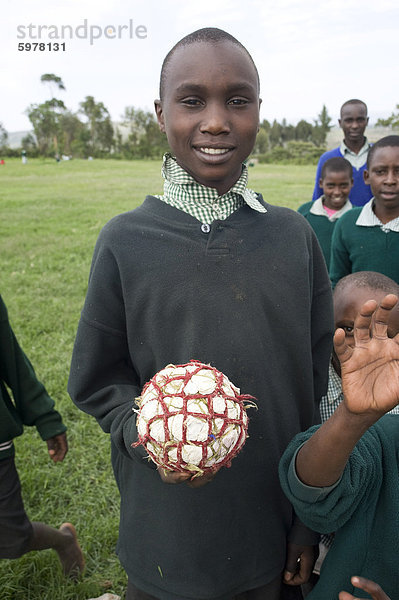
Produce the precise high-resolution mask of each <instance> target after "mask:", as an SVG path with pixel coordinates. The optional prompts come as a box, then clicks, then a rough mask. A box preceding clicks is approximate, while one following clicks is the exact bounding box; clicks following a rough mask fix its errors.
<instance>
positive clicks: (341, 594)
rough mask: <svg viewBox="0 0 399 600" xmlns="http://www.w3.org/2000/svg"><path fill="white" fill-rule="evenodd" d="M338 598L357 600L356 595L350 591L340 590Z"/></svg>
mask: <svg viewBox="0 0 399 600" xmlns="http://www.w3.org/2000/svg"><path fill="white" fill-rule="evenodd" d="M338 598H339V600H357V599H356V598H355V596H352V594H349V593H348V592H340V593H339V594H338Z"/></svg>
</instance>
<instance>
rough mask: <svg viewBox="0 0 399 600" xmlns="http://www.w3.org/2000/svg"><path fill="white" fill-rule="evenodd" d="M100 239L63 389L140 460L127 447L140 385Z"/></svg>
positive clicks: (115, 272)
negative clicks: (65, 385)
mask: <svg viewBox="0 0 399 600" xmlns="http://www.w3.org/2000/svg"><path fill="white" fill-rule="evenodd" d="M103 231H104V230H103ZM104 237H106V236H105V234H104V233H103V232H102V233H101V234H100V237H99V240H98V242H97V245H96V248H95V251H94V256H93V261H92V267H91V272H90V278H89V286H88V291H87V295H86V300H85V304H84V308H83V311H82V315H81V319H80V323H79V326H78V331H77V335H76V340H75V345H74V349H73V354H72V362H71V369H70V375H69V381H68V392H69V394H70V396H71V398H72V400H73V402H74V403H75V404H76V405H77V406H78V408H80V409H81V410H82V411H84V412H86V413H88V414H90V415H92V416H93V417H95V418H96V419H97V421H98V423H99V425H100V426H101V428H102V429H103V431H105V432H106V433H110V434H111V438H112V440H113V442H114V444H115V445H116V447H117V448H118V449H119V450H120V451H121V452H123V453H124V454H125V455H127V456H129V457H135V458H138V459H139V460H140V462H141V463H143V458H144V457H145V456H146V453H145V450H144V448H142V447H138V448H136V449H133V448H132V444H133V443H134V442H135V441H137V429H136V418H135V412H134V408H135V398H136V397H138V396H139V395H140V392H141V385H140V382H139V377H138V375H137V373H136V371H135V369H134V366H133V364H132V360H131V357H130V353H129V348H128V340H127V331H126V322H125V306H124V298H123V291H122V284H121V277H120V272H119V266H118V261H117V259H116V257H115V255H114V253H113V251H112V249H111V247H110V246H111V244H107V241H106V239H105V240H104ZM148 465H149V466H150V467H151V468H155V465H153V463H148Z"/></svg>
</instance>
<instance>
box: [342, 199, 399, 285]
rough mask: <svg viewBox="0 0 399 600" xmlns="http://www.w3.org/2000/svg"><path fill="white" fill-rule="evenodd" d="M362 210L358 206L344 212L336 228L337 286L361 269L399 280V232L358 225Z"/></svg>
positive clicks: (398, 281)
mask: <svg viewBox="0 0 399 600" xmlns="http://www.w3.org/2000/svg"><path fill="white" fill-rule="evenodd" d="M361 210H362V209H361V208H354V209H352V210H351V211H349V212H347V213H346V214H344V215H342V217H341V218H340V219H339V221H338V223H337V226H336V228H335V230H334V234H333V238H332V242H331V262H330V279H331V283H332V285H333V287H335V286H336V284H337V282H338V281H339V279H341V278H342V277H345V275H349V273H355V272H357V271H377V272H378V273H383V275H387V277H390V278H391V279H393V280H394V281H396V282H397V283H399V233H397V232H395V231H387V232H385V231H382V229H381V228H380V227H378V226H375V227H363V226H359V225H356V221H357V219H358V217H359V214H360V212H361Z"/></svg>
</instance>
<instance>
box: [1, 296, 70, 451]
mask: <svg viewBox="0 0 399 600" xmlns="http://www.w3.org/2000/svg"><path fill="white" fill-rule="evenodd" d="M0 340H1V349H0V378H1V380H2V381H3V382H4V383H5V384H7V386H8V388H9V389H10V390H11V392H12V397H13V400H14V403H13V405H11V404H10V405H9V407H8V410H9V411H10V413H13V412H14V411H15V412H16V413H17V415H18V417H19V419H20V422H21V423H22V424H23V425H28V426H35V427H36V428H37V430H38V432H39V434H40V437H41V438H42V439H43V440H48V439H50V438H51V437H54V436H56V435H58V434H60V433H63V432H64V431H65V430H66V427H65V425H64V424H63V422H62V419H61V416H60V414H59V413H58V412H57V411H56V410H55V409H54V401H53V399H52V398H51V397H50V396H49V394H48V393H47V390H46V388H45V387H44V385H43V384H42V383H41V382H40V381H39V380H38V378H37V376H36V373H35V371H34V368H33V366H32V364H31V362H30V361H29V359H28V357H27V356H26V354H25V353H24V351H23V350H22V348H21V346H20V345H19V343H18V340H17V338H16V336H15V334H14V332H13V330H12V327H11V325H10V323H9V320H8V313H7V309H6V306H5V304H4V302H3V300H2V298H1V296H0ZM14 414H15V413H14ZM4 418H5V417H4Z"/></svg>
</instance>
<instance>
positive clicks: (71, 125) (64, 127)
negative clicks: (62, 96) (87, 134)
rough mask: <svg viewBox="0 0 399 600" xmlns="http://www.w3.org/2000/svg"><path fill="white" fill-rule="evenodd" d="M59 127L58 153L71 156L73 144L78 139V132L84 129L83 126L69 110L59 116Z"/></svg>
mask: <svg viewBox="0 0 399 600" xmlns="http://www.w3.org/2000/svg"><path fill="white" fill-rule="evenodd" d="M59 125H60V152H61V153H62V154H67V155H70V154H73V151H72V146H73V142H74V141H75V140H76V139H77V138H78V137H79V134H80V132H81V131H82V129H84V125H83V123H82V122H81V121H80V120H79V117H78V116H77V115H76V114H75V113H73V112H71V111H69V110H66V111H65V112H64V113H63V114H61V115H60V121H59Z"/></svg>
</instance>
